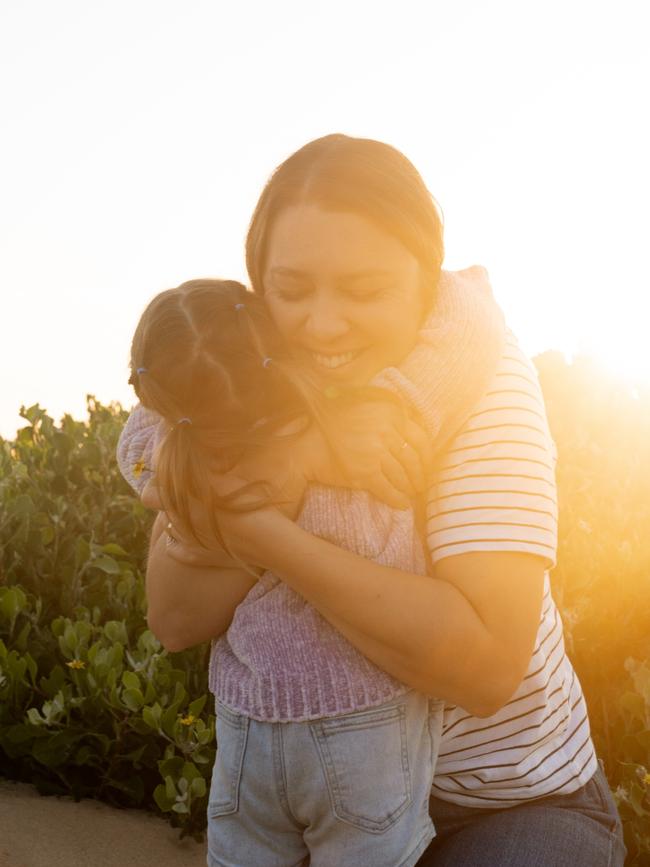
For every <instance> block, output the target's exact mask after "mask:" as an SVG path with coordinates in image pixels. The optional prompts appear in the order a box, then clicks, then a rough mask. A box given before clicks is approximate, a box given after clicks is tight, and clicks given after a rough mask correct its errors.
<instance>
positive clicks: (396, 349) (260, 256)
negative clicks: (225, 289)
mask: <svg viewBox="0 0 650 867" xmlns="http://www.w3.org/2000/svg"><path fill="white" fill-rule="evenodd" d="M442 258H443V241H442V222H441V219H440V214H439V211H438V208H437V206H436V204H435V202H434V200H433V198H432V197H431V195H430V193H429V191H428V190H427V188H426V186H425V184H424V182H423V180H422V178H421V177H420V175H419V174H418V172H417V171H416V169H415V168H414V166H413V165H412V164H411V163H410V162H409V160H408V159H407V158H406V157H405V156H404V155H403V154H401V153H400V152H399V151H397V150H396V149H395V148H392V147H390V146H389V145H387V144H384V143H382V142H378V141H373V140H370V139H358V138H350V137H348V136H344V135H330V136H325V137H324V138H321V139H317V140H316V141H313V142H310V143H309V144H307V145H305V146H304V147H303V148H301V149H300V150H299V151H297V152H296V153H295V154H293V155H292V156H291V157H289V158H288V159H287V160H286V161H285V162H284V163H282V165H280V166H279V168H278V169H277V170H276V171H275V173H274V174H273V175H272V177H271V179H270V180H269V182H268V183H267V185H266V187H265V189H264V191H263V192H262V195H261V197H260V200H259V202H258V204H257V207H256V209H255V212H254V214H253V218H252V221H251V225H250V228H249V232H248V238H247V244H246V259H247V266H248V271H249V274H250V277H251V281H252V284H253V288H254V290H255V291H256V292H257V293H259V294H260V295H264V297H265V298H266V300H267V303H268V307H269V311H270V313H271V316H272V318H273V320H274V321H275V324H276V325H277V327H278V329H279V330H280V332H281V333H282V334H283V336H284V337H285V338H286V339H287V340H288V342H289V343H290V344H291V345H292V346H293V348H294V350H297V351H298V353H299V354H301V355H302V356H304V361H305V362H307V363H311V364H312V365H313V367H314V369H316V370H318V371H320V373H321V374H322V375H323V376H324V377H325V378H327V379H336V380H338V381H344V382H347V383H354V384H363V383H365V382H368V380H369V379H370V378H371V377H372V375H373V374H374V373H376V372H378V371H379V370H380V369H381V368H382V367H386V366H389V365H392V364H396V363H398V362H399V360H401V358H402V357H403V356H404V355H405V354H407V353H408V350H409V349H410V348H411V347H412V345H413V343H414V342H415V338H416V335H417V329H418V327H419V325H420V324H421V322H422V318H423V316H424V315H425V313H426V311H427V310H428V309H429V308H430V307H431V305H432V303H433V301H434V298H435V291H436V286H437V283H438V279H439V275H440V267H441V264H442Z"/></svg>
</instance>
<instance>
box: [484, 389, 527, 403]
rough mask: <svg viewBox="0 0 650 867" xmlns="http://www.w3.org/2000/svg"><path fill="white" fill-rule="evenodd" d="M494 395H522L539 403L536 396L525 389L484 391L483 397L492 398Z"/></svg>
mask: <svg viewBox="0 0 650 867" xmlns="http://www.w3.org/2000/svg"><path fill="white" fill-rule="evenodd" d="M495 394H523V395H525V396H526V397H529V398H530V399H531V400H534V401H537V402H539V397H538V396H537V394H535V393H534V392H532V391H530V390H529V389H527V388H497V389H495V390H494V391H486V392H485V397H492V396H493V395H495Z"/></svg>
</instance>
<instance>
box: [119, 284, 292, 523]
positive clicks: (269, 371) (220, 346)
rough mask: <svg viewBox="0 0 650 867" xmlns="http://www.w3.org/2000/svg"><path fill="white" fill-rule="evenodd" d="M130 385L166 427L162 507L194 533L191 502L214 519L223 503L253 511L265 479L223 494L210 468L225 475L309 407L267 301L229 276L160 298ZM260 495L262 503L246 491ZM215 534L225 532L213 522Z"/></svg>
mask: <svg viewBox="0 0 650 867" xmlns="http://www.w3.org/2000/svg"><path fill="white" fill-rule="evenodd" d="M129 382H130V383H131V384H132V385H133V386H134V389H135V392H136V394H137V396H138V398H139V400H140V402H141V403H142V404H143V406H145V407H147V408H149V409H152V410H154V411H155V412H157V413H158V414H159V415H160V416H162V418H163V419H164V420H165V422H166V423H167V433H166V435H165V437H164V439H163V440H162V442H161V444H160V446H159V448H158V450H157V453H156V456H155V473H156V481H157V484H158V486H159V489H160V492H161V497H162V500H163V505H164V506H165V509H168V510H170V511H173V512H174V514H175V515H177V516H179V517H180V520H181V524H182V525H183V527H184V528H185V529H189V531H190V532H191V533H192V534H193V535H194V536H195V538H196V533H195V532H194V529H193V524H192V518H191V500H192V499H195V500H198V501H199V502H200V503H201V505H202V507H203V508H204V509H207V511H208V515H209V516H210V517H211V519H212V518H213V517H214V514H215V512H216V510H217V509H218V508H236V509H237V508H255V507H256V505H259V504H260V503H261V502H264V501H265V500H266V499H268V492H267V491H266V489H265V486H264V485H260V484H258V485H249V486H246V488H242V489H240V490H239V491H237V492H235V493H234V494H233V495H230V496H228V497H225V498H224V497H221V498H219V497H218V496H217V495H216V494H215V492H214V490H213V488H212V486H211V485H210V483H209V477H210V470H214V471H216V472H226V471H227V470H229V469H231V468H232V467H233V466H234V465H235V464H236V463H237V461H238V460H239V459H240V457H241V455H242V454H243V452H244V451H245V450H246V449H247V448H249V447H251V446H255V445H259V444H260V443H262V442H263V441H264V439H265V437H268V435H269V433H270V432H272V431H274V430H275V429H276V428H277V427H279V426H281V425H282V424H286V423H287V422H288V421H289V420H291V418H295V417H298V416H301V417H302V416H304V414H305V412H306V410H307V409H308V405H309V399H308V397H307V394H308V391H309V389H308V384H305V383H303V382H302V380H301V379H300V378H299V377H298V376H297V375H295V374H294V372H293V368H292V365H291V363H290V360H289V358H288V357H287V352H286V349H285V344H284V342H283V341H282V339H281V338H280V336H279V335H278V333H277V332H276V330H275V327H274V326H273V323H272V321H271V319H270V317H269V315H268V313H267V311H266V307H265V304H264V301H263V299H261V298H259V297H257V296H255V295H254V294H253V293H252V292H249V291H247V290H246V288H245V287H244V286H243V285H242V284H241V283H237V282H234V281H229V280H208V279H204V280H190V281H189V282H186V283H183V284H181V285H180V286H178V287H177V288H175V289H168V290H166V291H164V292H161V293H160V294H159V295H157V296H156V297H155V298H154V299H153V300H152V301H151V302H150V303H149V305H148V306H147V308H146V309H145V311H144V313H143V314H142V316H141V318H140V321H139V323H138V326H137V328H136V330H135V334H134V336H133V341H132V345H131V378H130V380H129ZM253 489H255V491H256V492H257V495H258V496H257V499H255V498H253V499H252V500H251V497H248V498H247V502H248V505H247V506H241V502H242V499H241V495H242V494H243V493H249V494H250V493H252V492H253ZM213 530H214V531H215V533H216V534H217V537H218V538H220V536H219V533H218V529H217V526H216V522H214V523H213Z"/></svg>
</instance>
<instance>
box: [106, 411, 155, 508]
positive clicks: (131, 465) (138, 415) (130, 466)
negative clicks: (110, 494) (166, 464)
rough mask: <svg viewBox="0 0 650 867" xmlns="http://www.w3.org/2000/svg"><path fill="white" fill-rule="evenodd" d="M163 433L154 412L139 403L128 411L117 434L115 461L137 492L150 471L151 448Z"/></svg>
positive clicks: (151, 464)
mask: <svg viewBox="0 0 650 867" xmlns="http://www.w3.org/2000/svg"><path fill="white" fill-rule="evenodd" d="M163 433H164V422H163V421H162V419H161V417H160V416H159V415H158V413H156V412H153V410H150V409H147V408H146V407H144V406H142V404H140V403H139V404H137V405H136V406H135V407H134V409H133V410H132V411H131V414H130V415H129V417H128V419H127V421H126V424H125V425H124V428H123V430H122V433H121V434H120V438H119V441H118V443H117V463H118V466H119V468H120V472H121V473H122V475H123V476H124V478H125V479H126V481H127V482H128V483H129V484H130V485H131V487H132V488H133V490H134V491H135V492H136V494H138V496H139V495H141V494H142V491H143V490H144V487H145V485H146V484H147V482H148V481H149V479H150V478H151V476H152V475H153V457H154V451H155V448H156V446H157V445H158V443H159V442H160V440H161V438H162V435H163Z"/></svg>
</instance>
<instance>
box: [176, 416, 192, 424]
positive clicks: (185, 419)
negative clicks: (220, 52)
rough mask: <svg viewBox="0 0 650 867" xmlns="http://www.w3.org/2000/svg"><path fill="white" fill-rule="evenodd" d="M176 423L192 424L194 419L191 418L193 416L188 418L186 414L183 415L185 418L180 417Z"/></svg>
mask: <svg viewBox="0 0 650 867" xmlns="http://www.w3.org/2000/svg"><path fill="white" fill-rule="evenodd" d="M176 424H177V425H178V424H192V419H191V418H187V417H186V416H183V418H179V419H178V421H177V422H176Z"/></svg>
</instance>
